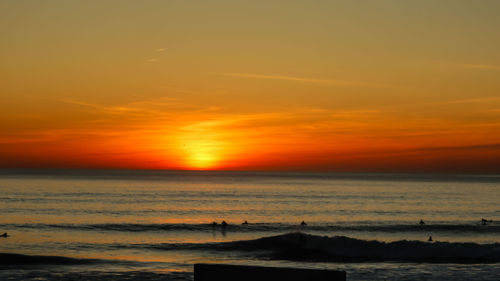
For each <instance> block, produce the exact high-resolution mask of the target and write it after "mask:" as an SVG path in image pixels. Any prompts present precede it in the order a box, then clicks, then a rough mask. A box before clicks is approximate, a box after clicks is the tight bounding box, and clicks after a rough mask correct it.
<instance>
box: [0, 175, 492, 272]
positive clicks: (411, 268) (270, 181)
mask: <svg viewBox="0 0 500 281" xmlns="http://www.w3.org/2000/svg"><path fill="white" fill-rule="evenodd" d="M223 221H225V222H226V224H227V225H223V224H222V222H223ZM245 221H246V222H247V223H244V222H245ZM421 221H422V223H421ZM302 222H304V224H302ZM2 233H7V237H0V280H193V275H194V273H193V265H194V264H195V263H223V264H240V265H259V266H277V267H296V268H312V269H332V270H343V271H346V272H347V279H348V280H500V175H453V174H387V173H305V172H304V173H295V172H227V171H226V172H217V171H157V170H54V169H21V170H13V169H3V170H0V234H2ZM429 238H432V241H429V240H430V239H429Z"/></svg>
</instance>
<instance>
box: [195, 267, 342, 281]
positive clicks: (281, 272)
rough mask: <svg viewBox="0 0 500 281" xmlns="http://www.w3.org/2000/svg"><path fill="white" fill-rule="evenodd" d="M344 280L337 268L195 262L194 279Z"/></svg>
mask: <svg viewBox="0 0 500 281" xmlns="http://www.w3.org/2000/svg"><path fill="white" fill-rule="evenodd" d="M234 280H238V281H255V280H259V281H271V280H272V281H276V280H287V281H299V280H300V281H304V280H307V281H327V280H328V281H345V280H346V272H345V271H337V270H319V269H301V268H286V267H262V266H247V265H227V264H200V263H199V264H195V265H194V281H234Z"/></svg>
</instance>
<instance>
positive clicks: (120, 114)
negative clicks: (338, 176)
mask: <svg viewBox="0 0 500 281" xmlns="http://www.w3.org/2000/svg"><path fill="white" fill-rule="evenodd" d="M498 11H500V1H494V0H492V1H487V0H484V1H468V0H465V1H462V0H453V1H451V0H450V1H446V0H442V1H435V0H429V1H427V0H422V1H401V0H392V1H390V0H386V1H382V0H380V1H379V0H374V1H356V0H354V1H294V0H287V1H276V0H265V1H260V0H253V1H234V0H231V1H229V0H228V1H220V0H214V1H186V0H181V1H176V0H165V1H154V0H151V1H142V0H137V1H132V0H131V1H121V0H114V1H113V0H106V1H102V0H100V1H93V0H74V1H66V0H60V1H59V0H46V1H36V0H32V1H29V0H0V34H1V35H2V36H1V37H0V131H1V133H0V167H1V168H104V169H183V170H184V169H185V170H264V171H268V170H269V171H337V172H456V173H469V172H470V173H500V52H499V51H498V50H500V17H499V16H498Z"/></svg>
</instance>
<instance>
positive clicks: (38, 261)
mask: <svg viewBox="0 0 500 281" xmlns="http://www.w3.org/2000/svg"><path fill="white" fill-rule="evenodd" d="M100 261H101V260H97V259H77V258H69V257H61V256H36V255H21V254H10V253H0V266H12V265H48V264H53V265H78V264H92V263H98V262H100Z"/></svg>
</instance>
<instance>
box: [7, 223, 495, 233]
mask: <svg viewBox="0 0 500 281" xmlns="http://www.w3.org/2000/svg"><path fill="white" fill-rule="evenodd" d="M5 226H12V227H16V228H35V229H43V228H59V229H68V230H89V231H92V230H98V231H122V232H148V231H195V232H196V231H199V232H206V231H212V230H220V229H221V228H222V227H221V225H217V226H212V225H211V224H175V223H165V224H135V223H116V224H114V223H104V224H11V225H5ZM224 230H225V231H228V232H278V233H283V232H291V231H298V230H307V231H317V232H352V231H357V232H389V233H397V232H403V233H404V232H425V233H429V232H433V231H436V232H454V233H455V232H468V233H500V224H498V223H497V222H494V223H490V224H488V225H480V224H477V223H476V224H474V223H468V224H426V225H417V224H370V225H366V224H365V225H355V224H353V225H346V224H332V225H325V224H321V225H313V224H311V225H308V226H306V227H301V226H299V225H296V224H286V223H251V224H248V225H240V224H229V225H228V226H226V227H224Z"/></svg>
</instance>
